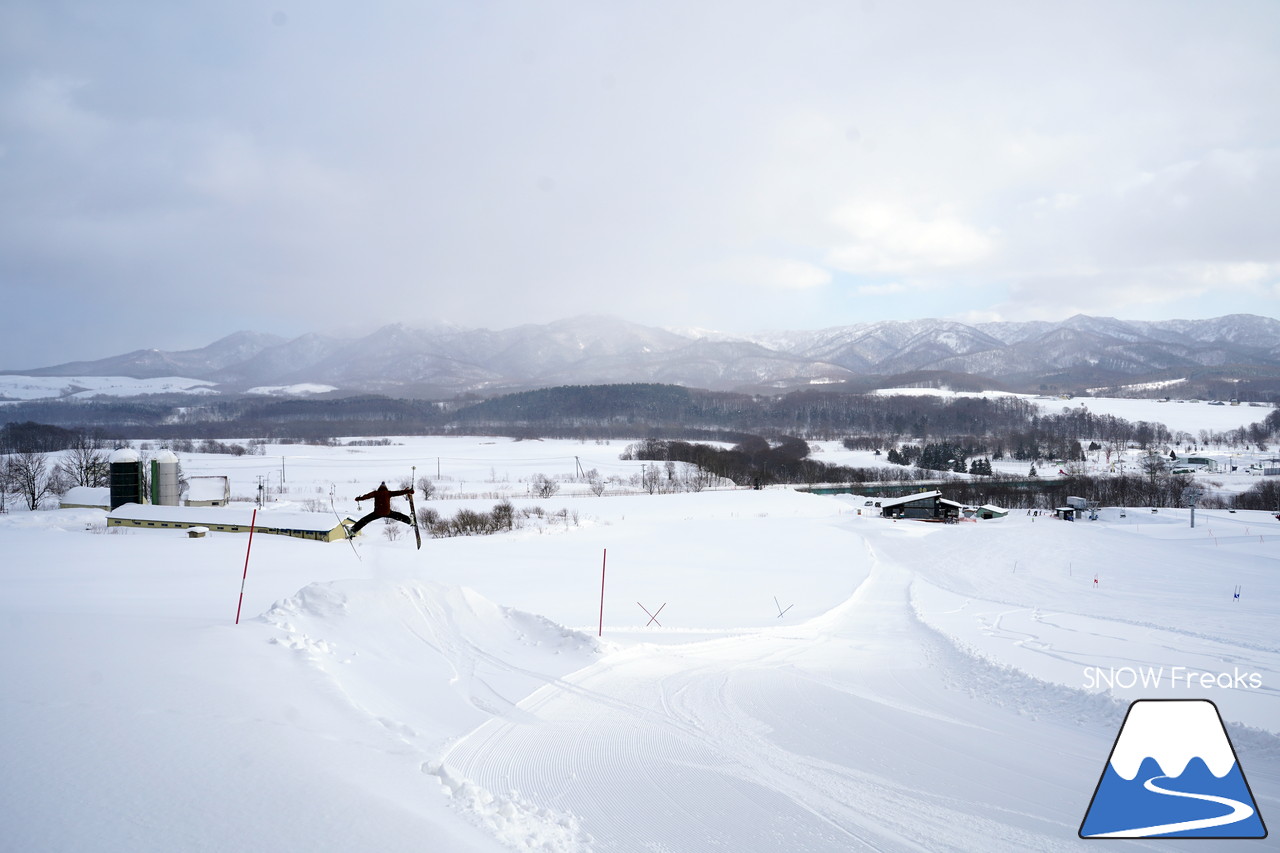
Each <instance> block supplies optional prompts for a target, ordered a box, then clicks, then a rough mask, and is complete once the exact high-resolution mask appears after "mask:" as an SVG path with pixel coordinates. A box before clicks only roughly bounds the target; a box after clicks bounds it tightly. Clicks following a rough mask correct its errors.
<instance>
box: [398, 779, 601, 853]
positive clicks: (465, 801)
mask: <svg viewBox="0 0 1280 853" xmlns="http://www.w3.org/2000/svg"><path fill="white" fill-rule="evenodd" d="M422 772H423V773H426V774H428V775H431V776H435V777H437V778H438V779H439V780H440V787H441V790H442V791H443V792H444V793H445V794H446V795H448V796H449V797H451V798H453V801H454V802H455V803H456V804H458V805H459V806H461V807H462V808H463V809H465V810H466V811H467V812H468V813H470V814H471V815H472V816H473V817H474V818H475V819H476V821H477V822H478V823H479V824H480V825H481V826H483V827H484V828H485V829H487V830H489V831H490V832H491V833H493V835H494V836H496V837H497V838H498V839H499V840H500V841H502V842H503V843H504V844H506V845H507V846H509V847H512V848H515V849H516V850H541V851H554V853H579V851H581V853H588V851H590V850H591V849H592V846H591V845H592V842H593V841H594V839H593V838H592V837H591V835H590V834H588V833H587V832H585V831H584V830H583V829H582V825H581V821H580V820H579V819H578V817H577V816H575V815H573V814H571V813H569V812H558V811H555V810H553V809H548V808H542V807H539V806H537V805H535V804H533V803H531V802H529V801H528V800H526V799H524V798H523V797H521V796H520V794H519V792H517V791H511V792H510V793H509V794H507V795H506V796H494V795H493V794H492V793H490V792H489V791H488V790H486V789H485V788H482V787H481V786H479V785H477V784H476V783H474V782H472V781H470V780H468V779H463V778H461V777H459V776H457V775H456V774H454V773H453V772H451V771H450V770H448V769H447V768H445V767H443V766H442V765H440V764H436V763H430V764H424V765H423V766H422Z"/></svg>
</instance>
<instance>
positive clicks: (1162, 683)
mask: <svg viewBox="0 0 1280 853" xmlns="http://www.w3.org/2000/svg"><path fill="white" fill-rule="evenodd" d="M1084 687H1085V689H1086V690H1097V689H1099V688H1102V687H1109V688H1114V687H1119V688H1121V689H1123V690H1127V689H1129V688H1131V687H1145V688H1150V689H1158V688H1160V687H1171V688H1179V687H1182V688H1193V687H1200V688H1203V689H1205V690H1212V689H1215V688H1220V689H1223V690H1230V689H1232V688H1235V689H1237V690H1258V689H1259V688H1261V687H1262V675H1261V674H1260V673H1257V672H1242V671H1241V670H1240V667H1233V669H1232V671H1231V672H1203V671H1200V670H1195V669H1188V668H1187V667H1185V666H1171V667H1168V668H1166V667H1163V666H1161V667H1154V666H1137V667H1135V666H1121V667H1113V666H1108V667H1102V666H1086V667H1085V668H1084Z"/></svg>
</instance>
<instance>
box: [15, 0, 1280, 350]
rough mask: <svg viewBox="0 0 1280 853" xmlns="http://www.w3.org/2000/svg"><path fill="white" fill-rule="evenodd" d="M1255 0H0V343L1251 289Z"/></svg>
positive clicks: (1277, 80) (1272, 110)
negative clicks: (106, 0) (1209, 0)
mask: <svg viewBox="0 0 1280 853" xmlns="http://www.w3.org/2000/svg"><path fill="white" fill-rule="evenodd" d="M1278 199H1280V3H1277V2H1275V0H1258V2H1235V0H1225V2H1223V0H1219V2H1214V3H1207V2H1199V0H1198V1H1197V2H1194V3H1182V2H1174V0H1156V2H1115V0H1106V2H1071V3H1062V2H1051V3H1050V2H1043V3H1042V2H1029V0H1013V2H1007V3H1005V2H985V0H978V2H965V3H956V2H950V0H948V2H898V1H897V0H895V1H894V2H889V1H888V0H866V2H858V0H838V2H830V3H818V2H804V0H781V2H777V3H760V2H754V0H728V2H711V1H710V0H673V1H672V2H669V0H644V2H609V0H591V2H573V0H567V2H558V1H557V0H550V1H549V2H543V0H511V2H508V1H507V0H465V2H439V3H435V2H428V0H420V2H404V3H381V2H359V3H357V2H327V0H280V2H276V3H270V2H268V3H258V2H247V1H246V0H217V1H216V2H193V3H157V2H152V0H147V2H129V0H112V2H109V3H104V2H100V0H83V2H82V0H68V1H67V2H50V0H0V287H2V289H3V305H2V306H0V316H2V317H3V318H4V319H3V323H2V330H3V334H2V335H0V368H5V369H17V368H22V367H34V366H41V365H46V364H52V363H56V362H61V361H67V360H71V359H80V358H99V357H104V356H108V355H115V354H117V353H120V352H124V351H127V350H132V349H138V348H143V347H159V348H163V349H183V348H191V347H198V346H203V345H204V344H207V343H210V342H212V341H213V340H215V339H216V338H219V337H221V336H223V335H226V334H229V333H230V332H233V331H236V330H237V329H255V330H260V331H266V332H273V333H276V334H280V335H284V336H293V335H297V334H301V333H303V332H307V331H324V330H342V329H350V330H353V331H357V330H368V329H372V328H373V327H375V326H377V325H380V324H382V323H386V322H394V321H401V322H407V323H415V324H416V323H431V322H437V321H449V322H453V323H457V324H461V325H465V326H485V327H489V328H504V327H508V326H512V325H517V324H520V323H525V322H545V321H549V320H554V319H558V318H562V317H567V316H573V315H577V314H584V313H593V314H594V313H606V314H616V315H619V316H622V317H626V318H629V319H632V320H635V321H638V322H643V323H649V324H655V325H666V326H701V327H707V328H713V329H718V330H724V331H738V332H746V331H755V330H765V329H781V328H819V327H825V326H832V325H842V324H848V323H857V322H865V321H869V320H881V319H911V318H919V317H947V318H952V319H958V320H963V321H980V320H1000V319H1003V320H1025V319H1049V320H1054V319H1065V318H1067V317H1069V316H1071V315H1073V314H1076V313H1080V312H1083V313H1087V314H1095V315H1103V316H1114V317H1120V318H1127V319H1169V318H1197V317H1213V316H1219V315H1222V314H1228V313H1236V312H1246V313H1254V314H1262V315H1265V316H1270V317H1277V316H1280V202H1278V201H1277V200H1278Z"/></svg>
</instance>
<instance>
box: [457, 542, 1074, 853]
mask: <svg viewBox="0 0 1280 853" xmlns="http://www.w3.org/2000/svg"><path fill="white" fill-rule="evenodd" d="M909 580H910V576H909V575H908V574H907V573H906V572H905V571H902V570H900V569H895V568H891V567H884V566H876V567H874V568H873V570H872V574H871V576H870V577H869V579H868V580H867V581H865V582H864V583H863V584H862V586H860V587H859V589H858V591H857V592H856V593H855V595H854V596H853V597H852V598H851V599H850V601H849V602H848V603H846V604H845V605H842V606H841V607H839V608H837V609H836V610H835V611H834V612H832V613H831V614H829V615H828V616H826V617H821V618H819V619H818V620H815V623H816V624H811V625H809V626H806V627H807V630H803V629H802V631H801V632H797V631H796V629H792V630H791V631H790V632H789V633H790V635H786V634H782V633H778V632H772V633H770V632H764V633H761V634H759V635H755V636H749V637H741V638H733V639H728V640H718V641H711V642H706V643H700V644H691V645H687V646H673V647H661V648H658V647H639V648H636V649H632V650H628V651H625V652H621V653H618V654H615V655H613V656H611V657H609V658H608V659H606V660H605V661H602V662H601V663H598V664H596V665H593V666H591V667H588V668H587V669H586V670H583V671H581V672H579V673H576V674H574V675H573V676H571V677H569V678H568V679H566V681H567V682H568V684H567V685H549V686H547V687H544V688H542V689H540V690H539V691H537V692H536V693H535V694H534V695H533V696H531V697H530V698H529V699H528V700H526V701H525V702H523V703H521V710H522V711H523V712H524V713H523V714H522V715H521V719H519V720H512V719H504V718H494V719H492V720H490V721H488V722H486V723H485V724H483V725H482V726H480V728H479V729H477V730H476V731H474V732H473V733H471V734H470V735H468V736H467V737H465V738H463V739H462V740H461V741H460V742H459V743H457V744H456V745H454V747H453V748H452V749H451V750H449V752H448V753H447V754H446V755H445V757H444V760H443V762H442V764H443V766H444V767H446V768H448V771H449V773H451V774H454V775H456V776H459V777H464V778H468V779H472V780H474V781H475V782H476V784H478V785H480V786H482V787H484V788H486V789H488V790H493V791H507V790H510V791H513V792H516V793H517V794H518V795H519V796H527V797H529V798H531V799H532V800H533V801H534V802H536V803H538V804H539V805H542V806H545V807H549V808H563V809H566V810H568V811H569V812H571V813H573V814H575V815H577V816H578V817H579V818H580V820H581V823H582V827H583V828H584V829H585V830H586V831H587V832H589V833H590V834H591V836H592V837H593V838H594V839H596V841H595V844H594V846H593V848H592V849H595V850H602V851H603V850H637V851H642V850H655V851H705V850H715V849H725V850H739V851H741V850H748V851H749V850H761V851H764V850H779V849H787V850H805V851H822V850H831V851H836V850H840V851H847V850H881V851H926V850H941V849H953V850H973V849H987V850H1001V849H1003V850H1027V849H1038V850H1057V849H1067V848H1068V847H1070V846H1072V842H1071V840H1070V839H1069V838H1068V836H1069V835H1070V826H1071V823H1070V822H1071V821H1073V820H1078V815H1076V814H1075V811H1074V809H1073V808H1066V809H1064V810H1063V812H1062V813H1061V814H1060V815H1058V816H1057V818H1058V820H1057V821H1056V822H1055V820H1054V819H1053V818H1046V817H1044V816H1039V815H1036V814H1035V813H1034V812H1035V810H1034V809H1033V808H1032V807H1028V808H1027V809H1025V810H1019V809H1018V808H1017V805H1016V804H1011V803H1007V802H1002V801H1004V800H1007V797H1005V796H1003V795H1001V796H996V795H994V792H993V789H995V790H1003V791H1007V790H1010V789H1015V790H1016V787H1017V786H1016V785H1014V786H1007V785H1005V784H1002V783H1000V782H999V781H998V780H996V779H992V780H989V781H988V782H987V783H986V784H983V782H982V781H981V777H982V776H983V775H984V774H983V769H982V768H983V767H984V765H987V764H989V755H990V752H991V750H992V749H993V748H995V749H997V751H998V746H995V747H993V742H995V741H999V740H1000V739H1001V738H1002V737H1003V736H1002V735H1001V734H1000V731H999V729H1000V728H1002V727H1003V726H1002V725H999V724H1000V723H1001V722H1002V721H1001V719H1000V718H1001V717H1013V718H1014V719H1015V721H1016V718H1017V716H1018V714H1017V712H1016V711H1009V710H1006V709H1000V708H983V707H982V706H981V705H978V706H975V705H974V703H973V702H971V701H970V700H969V699H968V697H965V696H963V695H961V694H958V693H954V692H949V691H948V690H947V689H946V688H945V686H943V685H942V684H941V679H940V678H939V675H938V673H937V672H935V671H934V667H935V666H936V661H932V660H931V659H930V656H929V655H927V654H926V653H925V649H926V647H928V646H930V645H931V644H932V643H934V642H936V641H935V640H933V639H932V638H931V637H930V635H929V633H928V631H927V630H923V629H922V628H921V627H920V626H919V625H918V623H916V621H915V619H914V617H913V616H912V614H911V611H910V607H909V602H908V597H907V590H908V584H909ZM869 623H874V625H873V626H872V625H869ZM797 634H798V635H797ZM889 647H892V648H894V649H900V650H902V654H901V656H898V657H886V655H885V654H884V652H885V649H886V648H889ZM796 707H804V708H806V709H818V708H820V709H822V711H821V722H822V725H821V726H820V727H817V728H809V727H805V728H802V729H793V728H791V727H789V726H788V722H789V718H791V717H792V712H793V709H794V708H796ZM1023 727H1024V728H1025V723H1024V725H1023ZM937 753H945V754H946V760H943V761H937V762H935V761H932V760H930V758H931V757H932V756H934V755H935V754H937ZM904 764H905V765H909V767H908V768H907V769H906V770H905V772H904V767H903V765H904ZM958 769H961V770H965V769H967V770H971V771H973V773H974V775H975V776H976V777H978V778H977V779H975V778H973V777H970V776H969V775H968V773H967V772H960V773H958V772H957V770H958ZM1030 772H1031V767H1028V768H1027V773H1028V775H1029V774H1030ZM904 777H905V778H907V779H909V780H911V781H910V783H907V784H904V783H903V781H902V779H903V778H904ZM1085 778H1087V771H1086V772H1085ZM1006 781H1007V780H1006ZM1064 828H1066V829H1067V831H1066V832H1064V831H1063V829H1064ZM939 839H949V840H950V841H949V843H947V842H944V843H941V844H940V843H939Z"/></svg>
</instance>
